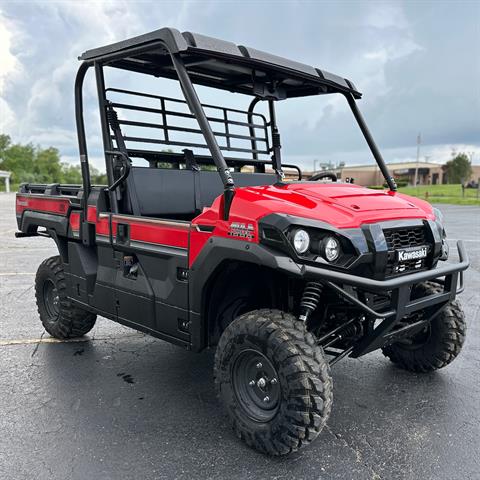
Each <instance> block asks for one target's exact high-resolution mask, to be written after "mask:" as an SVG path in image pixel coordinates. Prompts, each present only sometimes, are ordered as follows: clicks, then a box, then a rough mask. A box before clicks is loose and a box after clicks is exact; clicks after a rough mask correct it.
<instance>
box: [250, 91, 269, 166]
mask: <svg viewBox="0 0 480 480" xmlns="http://www.w3.org/2000/svg"><path fill="white" fill-rule="evenodd" d="M260 100H261V98H260V97H255V98H254V99H253V100H252V101H251V102H250V105H249V106H248V123H249V124H252V123H253V111H254V110H255V106H256V105H257V103H258V102H259V101H260ZM248 131H249V134H250V137H251V140H250V143H251V145H252V150H253V153H252V157H253V159H254V160H258V153H257V151H256V150H257V140H256V138H255V127H253V126H252V125H249V126H248ZM254 170H255V172H256V173H265V165H264V164H261V165H257V164H255V167H254Z"/></svg>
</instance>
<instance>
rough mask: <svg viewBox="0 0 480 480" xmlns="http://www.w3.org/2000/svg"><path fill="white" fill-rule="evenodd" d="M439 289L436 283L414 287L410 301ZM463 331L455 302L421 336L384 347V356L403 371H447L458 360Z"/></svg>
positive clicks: (462, 324) (458, 305)
mask: <svg viewBox="0 0 480 480" xmlns="http://www.w3.org/2000/svg"><path fill="white" fill-rule="evenodd" d="M441 289H442V287H441V286H439V285H437V284H435V283H431V282H426V283H423V284H420V285H417V286H416V287H415V290H414V291H413V298H421V297H424V296H426V295H431V294H433V293H438V292H440V291H441ZM414 320H415V319H413V321H414ZM466 331H467V325H466V323H465V317H464V315H463V311H462V307H461V306H460V304H459V303H458V302H457V301H455V300H454V301H453V302H450V303H449V304H448V305H446V307H445V308H444V309H443V310H442V311H441V312H440V313H439V314H438V315H437V316H436V317H435V318H434V319H433V320H432V321H431V322H430V323H429V325H427V326H426V327H425V329H424V330H423V331H422V332H420V333H418V334H417V335H415V336H414V337H412V338H409V339H406V340H403V341H401V342H396V343H393V344H391V345H387V346H386V347H383V349H382V350H383V354H384V355H385V356H386V357H388V358H389V359H390V360H391V361H392V362H393V363H395V364H396V365H398V366H399V367H400V368H403V369H404V370H409V371H411V372H432V371H434V370H438V369H439V368H443V367H446V366H447V365H448V364H450V363H451V362H453V361H454V360H455V358H457V356H458V354H459V353H460V350H461V349H462V346H463V343H464V341H465V335H466Z"/></svg>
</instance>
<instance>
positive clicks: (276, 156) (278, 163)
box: [268, 98, 285, 182]
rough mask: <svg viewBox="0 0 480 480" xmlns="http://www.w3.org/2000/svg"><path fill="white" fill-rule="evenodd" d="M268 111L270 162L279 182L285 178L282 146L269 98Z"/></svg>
mask: <svg viewBox="0 0 480 480" xmlns="http://www.w3.org/2000/svg"><path fill="white" fill-rule="evenodd" d="M268 111H269V112H270V128H271V131H272V163H273V169H274V170H275V173H276V174H277V177H278V180H279V181H280V182H281V181H282V180H283V179H284V178H285V174H284V173H283V170H282V157H281V153H280V149H281V148H282V145H281V142H280V132H279V131H278V127H277V116H276V115H275V104H274V100H272V99H271V98H270V99H269V100H268Z"/></svg>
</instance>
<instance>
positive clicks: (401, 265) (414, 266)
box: [383, 226, 428, 276]
mask: <svg viewBox="0 0 480 480" xmlns="http://www.w3.org/2000/svg"><path fill="white" fill-rule="evenodd" d="M383 234H384V235H385V240H386V241H387V246H388V259H387V267H386V271H385V275H386V276H392V275H401V274H403V273H409V272H418V271H419V270H423V269H425V268H426V266H427V259H428V257H427V258H422V259H419V260H405V261H403V262H398V261H397V259H396V250H398V249H402V248H410V247H419V246H421V245H428V241H427V238H426V235H425V227H424V226H421V227H406V228H390V229H385V230H384V231H383Z"/></svg>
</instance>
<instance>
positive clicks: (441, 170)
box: [337, 162, 480, 186]
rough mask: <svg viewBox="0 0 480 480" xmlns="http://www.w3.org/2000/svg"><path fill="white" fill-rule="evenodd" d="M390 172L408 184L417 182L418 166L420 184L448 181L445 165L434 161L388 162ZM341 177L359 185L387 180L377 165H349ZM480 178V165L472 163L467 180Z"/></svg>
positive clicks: (398, 179) (436, 183)
mask: <svg viewBox="0 0 480 480" xmlns="http://www.w3.org/2000/svg"><path fill="white" fill-rule="evenodd" d="M387 166H388V169H389V171H390V173H391V174H392V175H393V177H394V178H395V180H396V181H397V182H404V183H405V184H408V185H413V184H414V183H415V168H417V167H418V184H419V185H439V184H443V183H447V177H446V172H445V165H442V164H439V163H433V162H418V164H417V162H403V163H389V164H387ZM337 174H339V176H340V178H342V179H346V178H353V179H354V182H355V183H356V184H358V185H364V186H371V185H382V184H383V183H384V182H385V180H384V179H383V176H382V173H381V172H380V169H379V168H378V166H377V165H351V166H350V165H349V166H345V167H343V168H342V169H341V170H340V171H339V172H337ZM479 178H480V165H472V176H471V177H470V178H469V179H468V180H467V182H468V181H470V180H474V181H475V182H477V181H478V179H479Z"/></svg>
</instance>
